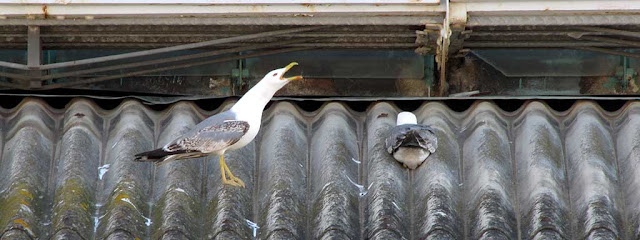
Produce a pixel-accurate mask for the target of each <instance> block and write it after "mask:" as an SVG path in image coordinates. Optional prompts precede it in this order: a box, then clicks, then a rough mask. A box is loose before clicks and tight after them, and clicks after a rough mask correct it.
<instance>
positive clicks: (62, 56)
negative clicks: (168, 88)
mask: <svg viewBox="0 0 640 240" xmlns="http://www.w3.org/2000/svg"><path fill="white" fill-rule="evenodd" d="M140 50H142V49H136V50H110V49H82V50H51V51H48V53H45V56H50V57H49V58H50V59H45V62H68V61H74V60H80V59H88V58H95V57H102V56H109V55H116V54H122V53H128V52H134V51H140ZM202 52H207V51H206V50H186V51H178V52H170V53H163V54H155V55H150V56H145V57H138V58H127V59H123V60H116V61H108V62H104V63H96V64H91V65H84V66H82V68H86V67H87V66H91V67H104V66H107V65H115V64H126V63H132V62H133V63H136V62H141V61H150V60H157V59H166V58H171V57H176V56H184V55H190V54H196V53H202ZM47 54H48V55H47ZM225 56H231V55H221V56H215V57H208V58H201V59H206V60H211V59H215V58H219V57H225ZM189 61H192V62H193V61H194V60H189ZM180 63H183V62H177V63H176V62H174V63H170V64H167V63H165V64H158V65H147V66H142V67H135V68H127V69H124V70H122V72H128V71H132V69H135V70H140V69H149V68H154V67H157V68H159V67H164V66H170V65H177V64H180ZM236 66H237V61H227V62H221V63H214V64H209V65H201V66H195V67H190V68H181V69H174V70H168V71H163V72H156V73H148V74H144V75H141V76H166V75H182V76H228V75H230V74H231V70H232V69H234V68H236ZM65 71H66V70H65ZM93 75H105V73H104V72H102V73H96V74H93Z"/></svg>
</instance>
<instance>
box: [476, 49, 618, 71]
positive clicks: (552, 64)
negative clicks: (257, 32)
mask: <svg viewBox="0 0 640 240" xmlns="http://www.w3.org/2000/svg"><path fill="white" fill-rule="evenodd" d="M472 52H473V53H474V54H475V55H477V56H478V57H479V58H481V59H483V60H484V61H486V62H487V63H489V64H491V65H492V66H493V67H495V68H496V69H497V70H499V71H500V72H502V73H503V74H504V75H506V76H508V77H543V76H548V77H552V76H554V77H570V76H610V75H614V74H615V72H616V67H617V66H619V65H620V57H619V56H614V55H608V54H604V53H596V52H589V51H580V50H568V49H526V50H525V49H521V50H511V49H508V50H507V49H505V50H502V49H501V50H474V51H472Z"/></svg>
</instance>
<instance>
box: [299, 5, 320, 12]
mask: <svg viewBox="0 0 640 240" xmlns="http://www.w3.org/2000/svg"><path fill="white" fill-rule="evenodd" d="M300 5H302V6H303V7H306V8H308V9H309V11H311V12H315V11H316V6H315V5H313V4H309V3H303V4H300Z"/></svg>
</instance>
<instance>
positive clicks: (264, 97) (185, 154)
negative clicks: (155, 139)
mask: <svg viewBox="0 0 640 240" xmlns="http://www.w3.org/2000/svg"><path fill="white" fill-rule="evenodd" d="M296 65H298V63H296V62H292V63H290V64H289V65H287V66H286V67H284V68H280V69H276V70H273V71H271V72H269V73H267V75H265V76H264V77H263V78H262V80H260V81H259V82H258V83H257V84H256V85H255V86H253V88H251V89H250V90H249V91H248V92H247V93H246V94H245V95H244V96H242V98H240V100H238V102H237V103H236V104H235V105H233V107H231V109H229V110H227V111H224V112H221V113H218V114H216V115H213V116H211V117H209V118H207V119H205V120H203V121H202V122H200V123H198V124H197V125H196V126H195V127H193V128H192V129H191V130H189V131H188V132H186V133H184V134H182V135H181V136H179V137H177V138H176V139H174V140H173V141H171V142H169V143H168V144H166V145H164V146H163V147H162V148H158V149H155V150H152V151H148V152H143V153H139V154H136V156H135V160H136V161H143V162H155V163H156V164H158V165H160V164H163V163H167V162H170V161H173V160H178V159H189V158H199V157H205V156H209V155H218V156H220V174H221V175H222V182H223V183H224V184H228V185H232V186H238V187H244V186H245V184H244V182H243V181H242V180H240V178H238V177H236V176H235V175H234V174H233V173H231V170H230V169H229V166H227V163H226V162H225V161H224V154H225V152H226V151H227V150H235V149H238V148H241V147H244V146H246V145H247V144H249V143H250V142H251V141H252V140H253V139H254V138H255V137H256V135H257V134H258V130H260V123H261V122H262V111H264V107H265V106H266V105H267V103H268V102H269V100H271V98H272V97H273V95H274V94H275V93H276V92H277V91H278V90H280V89H281V88H282V87H284V86H285V85H287V83H289V82H291V81H295V80H302V76H293V77H285V76H284V74H285V73H287V71H289V70H290V69H291V68H292V67H294V66H296Z"/></svg>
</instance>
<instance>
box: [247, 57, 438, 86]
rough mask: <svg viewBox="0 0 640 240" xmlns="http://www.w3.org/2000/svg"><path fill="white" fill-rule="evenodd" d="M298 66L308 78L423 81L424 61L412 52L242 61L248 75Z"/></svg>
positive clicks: (260, 75) (256, 75)
mask: <svg viewBox="0 0 640 240" xmlns="http://www.w3.org/2000/svg"><path fill="white" fill-rule="evenodd" d="M294 61H295V62H298V63H300V66H301V68H298V69H300V70H297V71H302V73H303V74H304V76H305V77H309V78H376V79H378V78H391V79H397V78H411V79H422V78H424V68H425V67H424V58H423V57H421V56H419V55H418V54H415V53H414V52H413V51H364V50H341V51H339V50H313V51H300V52H293V53H285V54H278V55H270V56H264V57H259V58H250V59H247V60H246V65H247V68H249V72H250V75H251V76H252V77H255V78H262V77H263V76H264V74H265V73H267V72H269V71H271V70H273V69H276V68H281V67H284V66H286V65H287V64H289V63H290V62H294Z"/></svg>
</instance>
